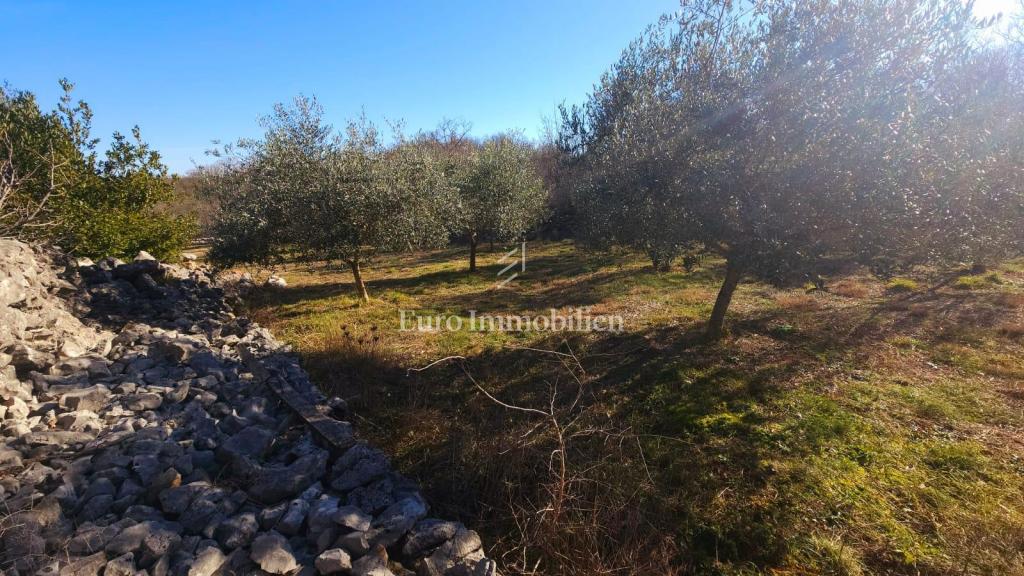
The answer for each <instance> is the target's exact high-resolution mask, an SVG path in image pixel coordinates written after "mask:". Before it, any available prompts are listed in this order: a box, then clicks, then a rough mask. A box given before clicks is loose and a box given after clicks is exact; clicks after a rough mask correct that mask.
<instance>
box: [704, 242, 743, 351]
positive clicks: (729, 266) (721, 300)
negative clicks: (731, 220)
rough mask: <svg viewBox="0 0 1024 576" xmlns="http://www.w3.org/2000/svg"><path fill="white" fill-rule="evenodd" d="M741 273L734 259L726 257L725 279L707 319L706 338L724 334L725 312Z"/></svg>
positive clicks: (719, 336) (709, 338)
mask: <svg viewBox="0 0 1024 576" xmlns="http://www.w3.org/2000/svg"><path fill="white" fill-rule="evenodd" d="M742 275H743V271H742V270H741V269H740V266H739V264H737V263H736V261H735V259H732V258H729V259H727V260H726V262H725V280H724V281H723V282H722V287H721V288H720V289H719V290H718V297H717V298H715V307H714V308H712V309H711V318H709V319H708V327H707V331H706V332H705V335H706V336H707V338H708V340H719V339H720V338H721V337H722V336H723V335H724V334H725V313H726V312H727V311H728V310H729V303H731V302H732V295H733V293H735V292H736V286H737V285H738V284H739V283H740V276H742Z"/></svg>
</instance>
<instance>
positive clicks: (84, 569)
mask: <svg viewBox="0 0 1024 576" xmlns="http://www.w3.org/2000/svg"><path fill="white" fill-rule="evenodd" d="M106 565H107V555H106V554H105V553H103V552H97V553H95V554H93V555H92V556H86V557H85V558H79V559H77V560H74V561H72V562H71V563H70V564H68V565H67V566H64V567H63V568H61V569H60V576H99V574H100V571H101V570H103V567H104V566H106Z"/></svg>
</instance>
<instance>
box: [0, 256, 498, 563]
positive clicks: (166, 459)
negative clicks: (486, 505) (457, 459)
mask: <svg viewBox="0 0 1024 576" xmlns="http://www.w3.org/2000/svg"><path fill="white" fill-rule="evenodd" d="M345 417H346V407H345V405H344V402H342V401H341V400H338V399H326V398H324V397H323V396H322V395H321V394H320V393H319V392H318V391H316V389H315V388H314V387H313V386H312V385H311V384H310V382H309V380H308V378H307V377H306V375H305V372H303V371H302V369H301V367H300V366H299V364H298V360H297V358H295V357H294V356H293V355H290V354H289V353H288V350H287V349H286V348H285V347H284V346H282V345H281V344H280V343H278V342H277V341H276V340H275V339H274V337H273V336H272V335H271V334H270V333H269V332H267V331H266V330H264V329H262V328H260V327H259V326H257V325H256V324H254V323H251V322H249V321H247V320H246V319H244V318H239V317H236V316H235V315H234V314H233V313H232V310H231V306H230V305H229V304H228V303H227V301H226V299H225V296H224V292H223V290H222V289H221V288H219V287H218V286H217V284H216V281H215V279H214V278H212V277H211V276H210V275H208V274H207V273H206V272H205V271H204V270H201V269H198V268H195V267H182V266H176V265H168V264H162V263H159V262H157V261H156V260H153V259H152V258H150V257H148V255H146V254H140V256H139V258H137V259H136V260H135V261H133V262H129V263H124V262H120V261H117V260H114V259H107V260H103V261H100V262H97V263H93V262H91V261H77V262H76V261H70V260H67V259H65V258H63V257H61V256H60V255H58V254H51V253H45V252H43V251H41V250H39V249H35V248H31V247H29V246H27V245H25V244H22V243H18V242H14V241H10V240H0V433H2V437H0V543H2V551H0V570H2V572H3V574H6V575H15V574H17V575H24V574H61V575H68V576H71V575H74V576H86V575H90V576H91V575H99V574H104V575H107V576H111V575H118V576H120V575H138V574H146V575H151V576H162V575H165V574H173V575H179V574H180V575H202V576H207V575H212V574H317V573H319V574H335V573H337V574H354V575H359V576H371V575H372V576H387V575H391V574H394V575H396V576H402V575H407V574H418V575H442V574H443V575H451V576H492V575H495V574H496V569H495V564H494V562H493V561H491V560H489V559H487V558H485V556H484V553H483V550H482V548H481V543H480V539H479V537H478V536H477V534H476V533H475V532H473V531H471V530H467V529H466V528H465V527H464V526H462V525H461V524H458V523H456V522H447V521H443V520H439V519H431V518H428V517H427V516H428V506H427V503H426V502H425V501H424V499H423V497H422V496H421V495H420V493H419V491H418V489H417V487H416V485H415V484H414V483H413V482H411V481H410V480H408V479H406V478H403V477H402V476H400V475H399V474H397V473H396V472H395V471H394V470H393V469H392V468H391V466H390V464H389V462H388V459H387V457H386V456H385V455H384V454H383V453H381V452H380V451H379V450H377V449H375V448H373V447H371V446H368V445H366V444H365V443H362V442H359V441H357V439H356V437H355V436H354V434H353V432H352V430H351V426H349V424H348V423H347V422H345Z"/></svg>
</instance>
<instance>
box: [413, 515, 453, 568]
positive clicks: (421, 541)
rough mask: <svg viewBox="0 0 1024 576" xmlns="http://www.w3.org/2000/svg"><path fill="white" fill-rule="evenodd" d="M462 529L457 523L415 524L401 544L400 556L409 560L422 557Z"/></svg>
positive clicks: (433, 522) (429, 522)
mask: <svg viewBox="0 0 1024 576" xmlns="http://www.w3.org/2000/svg"><path fill="white" fill-rule="evenodd" d="M461 529H464V527H463V526H462V524H460V523H458V522H448V521H446V520H438V519H428V520H422V521H420V522H417V523H416V525H415V526H413V528H412V530H410V531H409V534H408V536H406V539H405V543H403V544H402V556H403V557H404V558H407V559H409V560H412V559H415V558H419V557H421V556H424V555H425V554H426V553H427V552H430V551H431V550H433V549H434V548H437V547H438V546H440V545H441V544H444V543H445V542H446V541H448V540H450V539H451V538H452V537H453V536H455V533H456V532H458V531H459V530H461Z"/></svg>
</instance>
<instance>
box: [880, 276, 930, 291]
mask: <svg viewBox="0 0 1024 576" xmlns="http://www.w3.org/2000/svg"><path fill="white" fill-rule="evenodd" d="M885 289H886V290H887V291H889V292H892V293H894V294H906V293H908V292H917V291H918V290H920V289H921V286H920V285H919V284H918V283H917V281H916V280H911V279H910V278H893V279H892V280H889V281H888V282H887V283H886V284H885Z"/></svg>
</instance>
